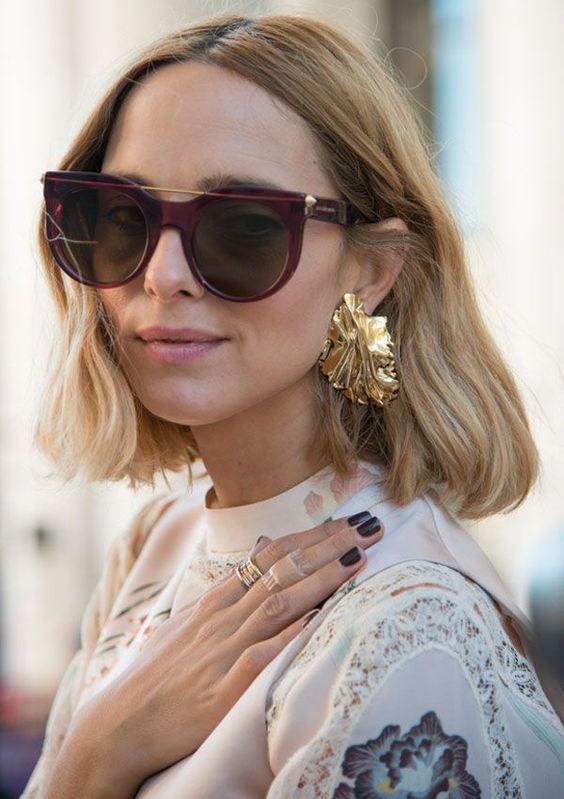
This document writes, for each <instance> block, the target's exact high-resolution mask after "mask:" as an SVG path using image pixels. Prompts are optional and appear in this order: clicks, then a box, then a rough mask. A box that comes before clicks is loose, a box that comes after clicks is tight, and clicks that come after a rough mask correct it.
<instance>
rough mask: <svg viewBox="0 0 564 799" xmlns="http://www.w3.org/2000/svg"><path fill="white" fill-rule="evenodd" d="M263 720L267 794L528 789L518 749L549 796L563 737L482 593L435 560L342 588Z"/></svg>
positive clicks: (472, 793)
mask: <svg viewBox="0 0 564 799" xmlns="http://www.w3.org/2000/svg"><path fill="white" fill-rule="evenodd" d="M515 711H517V712H518V714H519V717H520V719H528V727H527V726H526V725H521V724H520V719H519V721H518V720H517V719H516V715H515ZM267 725H268V732H269V752H270V758H271V766H272V769H273V773H274V774H275V778H274V781H273V783H272V785H271V788H270V791H269V793H268V796H267V799H284V798H285V797H289V796H291V797H293V798H294V799H298V797H303V798H304V799H305V798H306V797H307V799H313V797H323V798H324V799H353V798H354V797H362V798H363V799H380V798H382V799H384V797H389V796H395V797H398V799H408V797H418V799H431V797H441V798H443V797H444V799H477V797H482V798H485V797H492V798H493V797H502V796H503V797H515V798H517V797H521V796H524V795H537V794H535V793H534V791H533V793H531V794H529V793H526V792H525V791H524V787H523V781H522V775H521V768H520V766H521V763H522V762H525V761H526V759H527V757H530V762H528V763H527V762H525V770H526V771H527V774H528V775H529V772H530V766H531V763H534V762H536V763H541V762H542V763H543V768H544V770H545V773H544V774H543V788H544V790H543V791H542V795H543V797H545V799H548V797H550V799H556V797H557V796H560V795H561V794H560V793H559V791H560V790H561V787H562V780H563V779H564V772H562V770H561V765H559V763H558V754H557V752H556V749H557V748H558V745H559V744H558V741H560V748H561V750H562V743H563V742H564V737H562V728H561V727H559V721H558V720H557V717H556V714H555V713H554V710H553V708H552V707H551V706H550V705H549V703H548V701H547V700H546V697H545V696H544V694H543V692H542V688H541V687H540V683H539V682H538V680H537V678H536V675H535V674H534V672H533V671H532V670H531V669H530V668H529V666H528V663H527V661H526V660H525V659H524V658H523V657H521V655H520V654H519V653H518V652H517V651H516V650H515V649H514V648H513V646H512V645H511V642H510V641H509V639H508V638H507V636H506V635H505V633H504V630H503V627H502V625H501V624H500V623H499V620H498V618H497V617H496V616H495V612H494V610H493V604H492V602H491V600H490V598H489V597H488V595H487V594H485V592H484V591H482V589H480V588H479V586H476V585H474V584H471V583H469V582H468V581H466V580H465V578H464V577H463V576H462V575H460V574H459V573H458V572H455V571H454V570H451V569H448V568H447V567H442V566H437V565H435V564H424V565H419V564H416V563H412V564H409V565H405V564H403V565H400V566H397V567H393V568H390V569H388V570H386V572H382V573H381V574H380V575H376V577H374V578H371V579H370V580H367V581H366V582H365V583H362V584H361V585H359V586H358V587H357V588H355V589H353V590H352V591H350V593H348V595H347V596H346V597H343V598H342V599H341V600H340V601H339V602H338V603H337V604H336V605H335V606H334V608H333V609H332V610H331V612H330V613H329V615H328V616H327V618H326V619H325V620H324V621H322V622H321V624H320V625H319V627H318V629H317V630H315V632H314V633H313V634H312V637H311V639H310V641H309V642H308V644H307V645H306V647H304V649H303V650H302V651H301V652H300V653H299V655H298V656H297V657H296V659H295V660H294V661H293V663H292V666H291V667H290V668H289V669H288V670H287V671H286V672H285V674H284V675H283V677H282V678H281V679H280V680H279V681H278V683H277V685H276V686H275V687H274V690H273V692H272V696H271V702H270V705H269V707H268V708H267ZM547 725H548V726H547ZM543 726H544V729H545V730H550V731H551V732H550V733H548V732H547V733H546V734H545V732H544V730H543V733H542V735H540V737H539V735H538V730H539V729H540V728H541V727H543ZM531 728H535V729H536V730H537V735H536V736H534V737H533V736H531V735H530V732H531ZM551 736H552V738H551ZM559 736H560V737H559ZM541 738H544V741H543V740H541ZM519 739H520V740H519ZM549 739H551V740H549ZM517 744H518V745H517ZM537 768H538V767H537ZM558 786H560V787H558ZM551 791H552V792H551ZM538 795H539V796H540V795H541V793H539V794H538Z"/></svg>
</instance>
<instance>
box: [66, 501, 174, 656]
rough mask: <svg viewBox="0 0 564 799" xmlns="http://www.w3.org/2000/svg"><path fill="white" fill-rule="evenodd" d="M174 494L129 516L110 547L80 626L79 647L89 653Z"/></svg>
mask: <svg viewBox="0 0 564 799" xmlns="http://www.w3.org/2000/svg"><path fill="white" fill-rule="evenodd" d="M179 496H180V495H179V494H178V493H169V492H167V493H162V494H159V495H157V496H155V497H151V499H150V500H148V501H147V502H145V503H144V504H143V505H141V507H140V508H139V509H138V510H137V511H136V513H135V514H134V515H133V517H132V519H131V521H130V522H129V524H128V526H127V527H126V529H125V530H124V531H123V532H121V533H120V534H119V535H117V536H116V538H115V539H114V540H113V541H112V543H111V544H110V546H109V548H108V551H107V553H106V557H105V560H104V565H103V568H102V573H101V575H100V577H99V579H98V582H97V584H96V586H95V588H94V590H93V592H92V594H91V596H90V599H89V601H88V604H87V606H86V609H85V611H84V615H83V618H82V623H81V645H82V648H83V649H84V650H85V651H87V652H88V651H90V650H92V649H93V648H94V646H95V645H96V642H97V640H98V636H99V634H100V630H101V628H102V626H103V625H104V623H105V621H106V619H107V618H108V616H109V614H110V611H111V609H112V606H113V604H114V601H115V599H116V597H117V595H118V593H119V591H120V589H121V587H122V585H123V584H124V582H125V580H126V578H127V576H128V574H129V573H130V571H131V569H132V568H133V566H134V564H135V562H136V561H137V559H138V558H139V556H140V554H141V552H142V550H143V547H144V545H145V543H146V541H147V538H148V536H149V534H150V533H151V531H152V530H153V529H154V528H155V525H156V524H157V522H158V521H159V519H161V518H162V517H163V515H164V514H165V512H166V511H167V510H168V509H169V508H170V507H171V505H172V504H173V503H174V502H175V501H176V500H177V499H178V498H179Z"/></svg>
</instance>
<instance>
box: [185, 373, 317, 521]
mask: <svg viewBox="0 0 564 799" xmlns="http://www.w3.org/2000/svg"><path fill="white" fill-rule="evenodd" d="M315 416H316V414H315V407H314V402H313V401H312V395H311V391H310V388H309V386H307V385H306V384H304V385H299V386H292V387H291V389H288V390H287V391H285V392H282V393H281V394H277V395H276V396H275V397H271V398H269V399H268V400H267V401H265V402H263V403H260V404H259V405H255V406H253V407H252V408H249V409H246V410H245V411H244V412H242V413H240V414H237V415H236V416H233V417H231V418H229V419H225V420H222V421H221V422H215V423H214V424H211V425H201V426H197V427H192V433H193V435H194V438H195V440H196V443H197V445H198V449H199V451H200V454H201V456H202V460H203V462H204V464H205V466H206V469H207V470H208V472H209V474H210V477H211V479H212V482H213V489H212V490H211V492H210V495H209V500H208V504H209V506H210V507H212V508H231V507H235V506H237V505H247V504H251V503H253V502H260V501H261V500H263V499H269V498H270V497H274V496H276V495H277V494H281V493H282V492H283V491H287V490H288V489H289V488H292V486H295V485H297V484H298V483H301V482H302V481H303V480H306V479H307V478H308V477H310V476H311V475H312V474H315V472H317V471H319V469H321V468H323V466H325V465H326V462H321V460H320V458H319V456H316V455H314V454H313V453H312V452H310V449H311V443H312V433H313V431H314V430H315V428H316V418H315Z"/></svg>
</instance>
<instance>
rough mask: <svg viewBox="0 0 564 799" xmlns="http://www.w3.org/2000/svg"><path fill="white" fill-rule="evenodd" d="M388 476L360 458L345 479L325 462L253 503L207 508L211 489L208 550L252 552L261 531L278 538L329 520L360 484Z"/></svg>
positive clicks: (206, 514) (206, 511) (207, 516)
mask: <svg viewBox="0 0 564 799" xmlns="http://www.w3.org/2000/svg"><path fill="white" fill-rule="evenodd" d="M383 480H384V469H383V467H381V466H378V465H376V464H373V463H370V462H368V461H364V460H360V461H356V462H355V463H354V465H353V467H352V469H351V470H350V471H349V473H348V475H347V476H346V477H344V478H342V477H339V475H338V474H337V473H336V471H335V468H334V467H333V466H332V465H330V466H325V467H323V468H322V469H320V470H319V471H318V472H315V474H312V475H311V476H310V477H308V478H306V479H305V480H303V481H302V482H301V483H298V484H297V485H295V486H292V487H291V488H289V489H287V490H286V491H283V492H282V493H281V494H277V495H276V496H274V497H269V498H268V499H263V500H261V501H260V502H253V503H251V504H250V505H239V506H236V507H233V508H208V506H207V505H208V499H209V496H210V494H211V491H212V489H211V488H210V489H208V492H207V493H206V498H205V503H204V508H203V514H204V523H205V527H206V528H207V547H208V550H209V551H211V552H234V551H242V550H248V549H250V548H251V547H252V546H253V544H254V543H255V541H256V540H257V538H258V537H259V536H260V535H266V536H268V537H269V538H271V539H275V538H280V537H281V536H283V535H287V534H288V533H298V532H301V531H302V530H309V529H311V528H312V527H316V526H317V525H318V524H321V523H322V522H324V521H327V520H329V519H330V518H331V517H332V515H333V513H334V512H335V510H336V509H337V508H338V507H339V505H341V504H342V503H344V502H345V501H346V500H347V499H348V498H349V497H351V496H353V494H355V493H356V492H357V491H360V489H361V488H363V487H364V486H366V485H373V484H375V483H381V482H383Z"/></svg>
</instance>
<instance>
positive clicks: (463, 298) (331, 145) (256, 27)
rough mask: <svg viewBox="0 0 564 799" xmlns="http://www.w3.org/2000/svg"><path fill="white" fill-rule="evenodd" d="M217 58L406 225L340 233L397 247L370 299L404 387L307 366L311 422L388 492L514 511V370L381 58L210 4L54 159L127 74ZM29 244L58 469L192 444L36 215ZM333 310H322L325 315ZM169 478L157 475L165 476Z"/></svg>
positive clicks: (152, 466)
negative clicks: (49, 336) (147, 398)
mask: <svg viewBox="0 0 564 799" xmlns="http://www.w3.org/2000/svg"><path fill="white" fill-rule="evenodd" d="M194 60H196V61H200V62H205V63H208V64H215V65H218V66H221V67H224V68H225V69H228V70H231V71H232V72H234V73H237V74H238V75H240V76H242V77H244V78H247V79H249V80H251V81H254V83H255V84H257V85H259V86H260V87H262V88H263V89H265V90H267V91H268V92H270V93H271V94H272V95H273V96H276V97H277V98H280V99H281V100H283V102H284V103H286V104H287V105H288V106H290V107H291V108H292V109H293V110H294V111H295V112H297V114H299V115H300V116H301V117H302V118H303V119H304V120H305V121H306V122H307V124H308V125H309V127H310V129H311V130H312V132H313V133H314V135H315V138H316V142H317V143H318V145H319V149H320V152H321V155H322V159H323V165H324V168H325V169H326V171H327V174H328V175H329V176H330V177H331V178H332V179H333V181H334V185H335V186H336V189H337V190H338V191H339V192H340V194H341V196H342V197H344V198H345V199H347V200H349V201H350V202H351V203H353V205H354V206H355V207H356V208H358V209H359V210H360V211H361V212H362V213H363V214H364V215H365V216H366V217H367V218H370V217H374V214H375V211H376V212H378V213H379V214H381V215H383V216H385V217H399V218H400V219H402V220H404V221H405V222H406V224H407V226H408V229H409V242H408V246H407V248H406V241H405V238H402V239H399V240H398V239H396V240H394V239H390V237H389V236H388V237H386V238H382V236H381V235H380V236H378V234H377V233H375V232H374V231H373V230H372V231H371V230H370V226H363V225H356V226H351V227H349V228H346V229H345V236H344V245H345V247H351V248H353V250H354V248H361V249H362V251H363V252H364V253H365V254H366V252H367V248H368V252H370V253H373V259H374V268H375V269H378V268H379V255H380V254H381V252H382V247H395V246H401V247H403V248H404V249H407V253H406V257H405V262H404V266H403V269H402V270H401V272H400V274H399V276H398V277H397V279H396V281H395V283H394V285H393V287H392V288H391V290H390V291H389V292H388V294H387V295H386V297H385V298H384V300H383V301H382V302H381V303H380V305H379V306H378V314H381V315H384V316H386V317H387V319H388V327H389V330H390V332H391V335H392V338H393V340H394V342H395V356H396V363H397V371H398V377H399V379H400V381H401V383H400V386H401V388H400V393H399V396H398V397H397V399H395V400H394V401H393V402H391V403H390V404H389V405H388V406H386V407H384V408H378V407H375V406H358V405H355V404H353V403H351V402H350V401H349V400H347V399H346V398H345V397H344V396H343V395H342V393H341V392H338V391H336V390H335V389H333V388H331V386H330V385H329V383H328V382H327V380H326V378H325V377H324V376H323V375H321V373H320V370H319V369H315V398H316V402H318V404H319V413H318V419H319V425H318V429H317V430H315V431H314V435H313V436H312V442H311V446H312V447H315V448H316V451H317V452H318V453H319V456H320V457H322V458H325V462H328V461H331V462H332V463H333V464H334V465H335V468H336V470H337V472H338V473H339V474H341V475H343V474H344V473H345V472H346V471H347V469H348V467H349V465H350V462H351V460H352V459H353V458H355V457H362V458H364V459H367V460H369V461H372V462H376V463H379V464H382V465H384V467H385V471H386V475H387V482H386V486H385V490H386V492H387V496H389V497H391V498H392V499H393V500H394V501H395V502H397V503H398V504H400V505H404V504H406V503H408V502H410V501H411V500H412V499H414V498H415V497H417V496H418V495H421V494H423V493H425V492H429V493H431V494H432V495H433V496H434V497H435V498H436V499H437V500H438V501H439V502H441V503H442V504H443V505H444V506H445V507H447V508H448V509H450V511H451V512H453V513H455V514H457V515H458V516H459V517H460V518H469V519H472V518H473V519H478V518H481V517H484V516H487V515H490V514H493V513H497V512H501V511H504V510H505V511H507V510H513V509H514V508H515V507H518V505H520V504H521V503H522V501H523V500H524V499H525V497H526V495H527V494H528V492H529V491H530V489H531V488H532V486H533V484H534V482H535V480H536V478H537V475H538V470H539V459H538V452H537V450H536V447H535V444H534V442H533V440H532V437H531V434H530V430H529V426H528V423H527V420H526V415H525V411H524V407H523V404H522V400H521V398H520V396H519V392H518V390H517V387H516V384H515V382H514V379H513V377H512V375H511V374H510V372H509V370H508V368H507V366H506V365H505V363H504V361H503V358H502V357H501V355H500V352H499V350H498V348H497V346H496V345H495V343H494V341H493V339H492V337H491V336H490V334H489V333H488V331H487V330H486V327H485V325H484V323H483V320H482V318H481V315H480V312H479V309H478V305H477V301H476V298H475V294H474V290H473V286H472V281H471V277H470V274H469V271H468V267H467V265H466V263H465V258H464V252H463V244H462V241H461V238H460V235H459V232H458V231H457V228H456V225H455V223H454V221H453V218H452V215H451V213H450V211H449V208H448V207H447V204H446V202H445V199H444V197H443V193H442V191H441V188H440V185H439V183H438V180H437V178H436V176H435V174H434V172H433V169H432V166H431V158H430V155H429V151H428V147H427V145H426V142H425V137H424V136H423V134H422V131H421V129H420V126H419V125H418V123H417V121H416V119H415V115H414V113H413V112H412V111H411V108H410V105H409V100H408V98H407V97H405V96H404V91H403V89H402V88H401V87H400V86H399V85H398V84H397V83H396V82H395V80H394V78H393V77H392V76H391V75H390V74H389V73H388V72H387V71H386V69H385V68H384V66H383V64H382V63H381V62H380V60H379V59H378V58H377V57H376V56H374V55H373V54H372V53H371V52H369V51H368V50H367V49H364V48H363V47H362V46H360V45H359V44H357V43H355V42H354V41H352V40H351V39H350V38H348V37H347V36H346V35H344V34H343V33H341V32H339V31H338V30H336V29H334V28H333V27H331V26H329V25H327V24H324V23H322V22H320V21H312V20H311V19H308V18H303V17H299V16H291V15H275V16H256V17H252V18H248V17H241V16H238V15H233V14H225V15H221V16H216V17H214V18H212V19H208V20H206V21H203V22H202V21H200V22H198V23H196V24H193V25H190V26H189V27H186V28H183V29H181V30H177V31H175V32H174V33H171V34H168V35H166V36H164V37H162V38H161V39H159V40H158V41H156V42H155V43H153V44H151V46H150V47H148V48H147V49H146V50H145V51H144V52H143V53H142V54H141V55H140V56H139V57H138V58H137V59H136V60H135V62H134V63H133V64H132V65H131V66H130V67H129V68H128V69H127V70H126V71H125V73H124V74H123V75H122V76H121V77H120V78H119V79H118V80H117V81H116V82H115V84H114V85H113V86H112V87H111V88H110V89H109V90H108V91H107V93H106V94H105V96H104V97H103V98H102V100H101V101H100V102H99V103H98V105H97V106H96V108H95V109H94V110H93V112H92V113H91V115H90V117H89V118H88V120H87V121H86V123H85V124H84V126H83V127H82V129H81V131H80V132H79V134H78V135H77V136H76V138H75V140H74V141H73V143H72V144H71V146H70V148H69V150H68V152H67V154H66V155H65V156H64V158H63V159H62V161H61V163H60V165H59V167H58V168H59V169H65V170H86V171H100V169H101V165H102V162H103V157H104V152H105V148H106V146H107V142H108V138H109V135H110V132H111V130H112V124H113V122H114V120H115V119H116V115H117V113H118V111H119V109H120V107H121V104H122V102H123V100H124V98H125V96H126V95H127V94H128V92H129V91H130V90H131V89H132V87H133V86H135V85H138V84H139V83H140V82H141V81H142V80H143V79H144V78H145V77H146V76H149V75H151V74H152V73H153V72H154V71H155V70H156V69H158V68H159V67H162V66H164V65H166V64H170V63H178V62H187V61H194ZM39 248H40V254H41V260H42V264H43V267H44V270H45V274H46V278H47V282H48V285H49V288H50V291H51V293H52V296H53V297H54V301H55V305H56V308H57V311H58V318H59V320H60V323H61V332H60V335H59V336H58V337H57V338H56V340H55V341H54V344H53V351H52V355H51V358H50V374H49V376H48V379H47V382H46V385H45V389H44V392H43V396H42V401H41V402H42V404H41V408H40V414H39V418H38V422H37V426H36V430H35V443H36V445H37V446H38V448H39V450H40V451H41V452H42V453H43V454H44V455H46V456H47V457H48V458H49V459H50V460H51V461H52V462H54V463H55V464H56V466H57V471H58V473H59V474H60V475H61V476H62V477H63V478H64V479H66V480H69V479H71V478H72V477H74V476H75V475H76V474H77V473H78V472H79V471H82V472H83V473H84V474H85V476H86V477H87V479H89V480H93V481H100V480H122V479H124V478H127V479H128V484H129V486H130V487H131V488H135V487H137V486H138V485H142V484H149V485H151V486H153V487H154V478H155V475H156V474H157V473H160V474H161V475H162V476H163V477H164V478H165V480H166V479H167V478H166V471H167V470H168V471H180V470H181V469H183V468H186V467H187V469H188V476H189V479H190V482H191V480H192V469H191V464H192V463H193V462H194V461H195V460H196V459H198V458H199V453H198V449H197V446H196V442H195V440H194V437H193V435H192V432H191V430H190V428H189V427H186V426H182V425H179V424H176V423H172V422H169V421H166V420H164V419H161V418H158V417H156V416H155V415H153V414H151V413H150V412H149V411H148V410H147V409H146V408H145V407H143V405H142V404H141V403H140V401H139V399H138V398H137V397H136V396H135V395H134V393H133V392H132V390H131V387H130V385H129V383H128V381H127V380H126V378H125V375H124V373H123V371H122V369H121V368H120V366H119V364H118V359H117V357H116V337H115V335H114V332H113V330H112V326H111V324H110V321H109V319H107V318H106V315H105V313H104V309H103V306H102V303H101V302H100V299H99V296H98V294H97V292H96V290H94V289H91V288H88V287H84V286H81V285H80V284H79V283H76V282H75V281H73V280H71V279H69V278H67V277H66V276H64V275H63V273H62V272H61V270H60V269H59V268H58V267H57V266H56V264H55V262H54V261H53V258H52V256H51V254H50V251H49V248H48V244H47V241H46V239H45V234H44V229H43V223H42V222H41V224H40V229H39ZM328 323H329V320H328ZM167 484H168V482H167Z"/></svg>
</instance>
